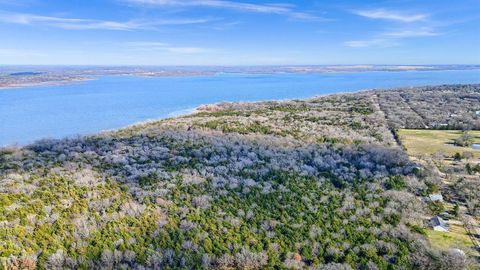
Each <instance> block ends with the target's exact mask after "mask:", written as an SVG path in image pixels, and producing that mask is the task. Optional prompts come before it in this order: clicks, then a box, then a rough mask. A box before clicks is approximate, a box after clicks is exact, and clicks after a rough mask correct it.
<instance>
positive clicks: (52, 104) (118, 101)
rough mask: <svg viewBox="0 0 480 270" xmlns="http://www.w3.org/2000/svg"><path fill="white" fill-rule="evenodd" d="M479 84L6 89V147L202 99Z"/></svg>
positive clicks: (400, 79)
mask: <svg viewBox="0 0 480 270" xmlns="http://www.w3.org/2000/svg"><path fill="white" fill-rule="evenodd" d="M450 83H480V70H468V71H432V72H427V71H422V72H364V73H324V74H274V75H247V74H235V75H232V74H227V75H217V76H209V77H170V78H145V77H127V76H111V77H101V78H99V79H98V80H94V81H86V82H82V83H74V84H69V85H62V86H46V87H28V88H20V89H5V90H0V145H9V144H16V143H18V144H25V143H29V142H32V141H34V140H37V139H41V138H61V137H64V136H71V135H76V134H90V133H95V132H98V131H102V130H108V129H114V128H120V127H124V126H127V125H130V124H133V123H136V122H140V121H145V120H151V119H158V118H164V117H169V116H173V115H175V114H178V113H181V112H185V111H188V110H191V109H193V108H195V107H197V106H199V105H201V104H208V103H215V102H221V101H258V100H268V99H288V98H304V97H311V96H315V95H321V94H329V93H336V92H351V91H357V90H363V89H370V88H389V87H403V86H405V87H407V86H419V85H432V84H450Z"/></svg>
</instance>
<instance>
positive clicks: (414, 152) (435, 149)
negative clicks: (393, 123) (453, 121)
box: [398, 129, 480, 158]
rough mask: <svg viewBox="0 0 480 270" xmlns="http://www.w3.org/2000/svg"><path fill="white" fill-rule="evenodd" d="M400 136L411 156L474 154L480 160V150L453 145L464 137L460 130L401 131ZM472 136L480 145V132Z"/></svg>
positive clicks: (472, 132)
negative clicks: (459, 138) (457, 139)
mask: <svg viewBox="0 0 480 270" xmlns="http://www.w3.org/2000/svg"><path fill="white" fill-rule="evenodd" d="M398 134H399V135H400V139H401V141H402V143H403V145H404V146H405V147H406V148H407V152H408V154H409V155H410V156H419V155H424V154H434V153H442V154H444V155H447V156H453V155H454V154H455V153H457V152H458V153H463V152H472V153H473V154H474V157H475V158H480V150H478V149H473V148H471V147H458V146H455V145H454V144H453V141H454V140H455V139H456V138H458V137H460V136H461V135H462V131H460V130H420V129H400V130H399V131H398ZM470 135H472V136H474V138H475V143H480V131H470Z"/></svg>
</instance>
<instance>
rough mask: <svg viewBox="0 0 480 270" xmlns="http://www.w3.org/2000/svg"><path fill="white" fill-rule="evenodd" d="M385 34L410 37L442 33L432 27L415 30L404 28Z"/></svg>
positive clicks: (432, 35)
mask: <svg viewBox="0 0 480 270" xmlns="http://www.w3.org/2000/svg"><path fill="white" fill-rule="evenodd" d="M383 35H384V36H387V37H392V38H409V37H434V36H439V35H440V33H437V32H434V31H432V30H430V29H415V30H402V31H397V32H388V33H384V34H383Z"/></svg>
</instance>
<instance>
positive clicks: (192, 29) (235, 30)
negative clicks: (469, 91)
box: [0, 0, 480, 65]
mask: <svg viewBox="0 0 480 270" xmlns="http://www.w3.org/2000/svg"><path fill="white" fill-rule="evenodd" d="M0 64H3V65H335V64H339V65H357V64H379V65H382V64H384V65H393V64H398V65H407V64H408V65H410V64H416V65H429V64H480V0H456V1H451V0H415V1H412V0H385V1H360V0H350V1H327V0H311V1H291V0H274V1H269V0H264V1H250V0H228V1H227V0H81V1H69V0H67V1H65V0H0Z"/></svg>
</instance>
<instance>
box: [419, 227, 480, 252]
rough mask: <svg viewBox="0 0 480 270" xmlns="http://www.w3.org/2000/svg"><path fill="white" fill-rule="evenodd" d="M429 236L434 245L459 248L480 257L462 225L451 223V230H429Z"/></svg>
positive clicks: (444, 248) (441, 247)
mask: <svg viewBox="0 0 480 270" xmlns="http://www.w3.org/2000/svg"><path fill="white" fill-rule="evenodd" d="M427 238H428V240H429V241H430V243H431V244H432V246H433V247H435V248H438V249H443V250H447V249H449V248H458V249H461V250H463V251H465V252H466V253H468V254H469V255H471V256H474V257H479V256H480V254H479V253H478V251H477V250H475V248H474V246H473V244H472V241H471V240H470V238H469V237H468V235H467V232H466V231H465V229H464V228H463V227H462V226H459V225H450V231H449V232H438V231H433V230H428V231H427Z"/></svg>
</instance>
